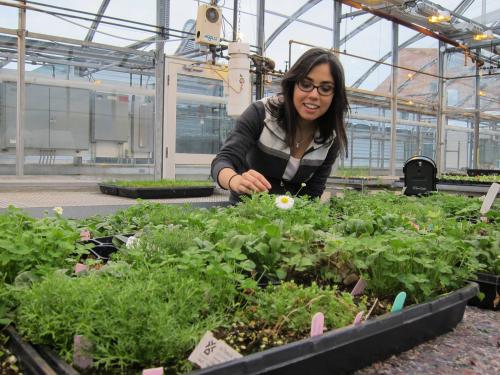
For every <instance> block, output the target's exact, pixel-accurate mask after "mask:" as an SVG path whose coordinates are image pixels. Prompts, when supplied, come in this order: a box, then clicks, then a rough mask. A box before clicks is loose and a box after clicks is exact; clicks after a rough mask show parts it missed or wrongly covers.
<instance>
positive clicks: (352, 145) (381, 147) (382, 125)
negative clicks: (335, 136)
mask: <svg viewBox="0 0 500 375" xmlns="http://www.w3.org/2000/svg"><path fill="white" fill-rule="evenodd" d="M347 138H348V143H349V157H348V158H347V159H345V160H341V162H340V171H339V172H340V174H343V175H349V176H377V175H379V176H380V175H386V174H388V168H389V160H390V156H391V128H390V124H389V123H387V122H382V121H381V122H376V121H366V120H360V119H354V118H353V119H352V120H351V121H350V122H349V123H348V125H347Z"/></svg>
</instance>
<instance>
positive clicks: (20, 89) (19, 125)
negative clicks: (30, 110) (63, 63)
mask: <svg viewBox="0 0 500 375" xmlns="http://www.w3.org/2000/svg"><path fill="white" fill-rule="evenodd" d="M21 5H22V6H21V7H20V8H19V21H18V30H17V116H16V176H24V109H25V105H26V102H25V100H26V95H25V90H26V84H25V82H24V78H25V77H24V61H25V52H26V8H25V7H24V6H26V0H23V1H22V4H21Z"/></svg>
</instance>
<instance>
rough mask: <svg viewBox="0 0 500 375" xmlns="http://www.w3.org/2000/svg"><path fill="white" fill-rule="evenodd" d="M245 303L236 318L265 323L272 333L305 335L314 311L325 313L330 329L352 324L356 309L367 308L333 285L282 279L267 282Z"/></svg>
mask: <svg viewBox="0 0 500 375" xmlns="http://www.w3.org/2000/svg"><path fill="white" fill-rule="evenodd" d="M246 298H247V303H248V304H247V305H246V307H245V309H244V310H242V311H241V312H239V313H238V314H237V315H236V317H237V318H238V319H240V320H242V321H243V322H245V323H250V322H251V321H257V322H264V326H265V327H266V326H267V327H269V328H271V329H272V330H273V331H274V332H276V331H279V330H286V331H290V330H291V331H294V332H297V333H299V334H302V335H307V333H309V330H310V328H311V319H312V317H313V315H314V314H315V313H317V312H322V313H323V314H324V315H325V325H326V327H328V329H329V330H331V329H335V328H340V327H345V326H347V325H349V324H350V323H352V321H353V319H354V317H355V316H356V314H357V313H358V312H359V311H363V310H364V311H366V305H365V302H364V301H361V302H359V304H358V305H356V304H355V303H354V302H353V297H352V296H351V295H350V294H349V293H344V292H342V293H341V292H339V291H338V290H337V288H336V287H331V286H325V287H320V286H318V285H317V284H316V283H312V284H311V285H310V286H303V285H297V284H295V283H294V282H293V281H292V282H284V283H282V284H279V285H269V286H267V287H266V288H263V289H259V290H257V291H256V292H255V294H252V295H250V296H247V297H246Z"/></svg>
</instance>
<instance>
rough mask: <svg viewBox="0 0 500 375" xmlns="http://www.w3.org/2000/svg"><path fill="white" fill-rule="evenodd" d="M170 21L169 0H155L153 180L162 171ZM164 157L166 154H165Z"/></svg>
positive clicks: (159, 177)
mask: <svg viewBox="0 0 500 375" xmlns="http://www.w3.org/2000/svg"><path fill="white" fill-rule="evenodd" d="M169 21H170V0H167V1H165V0H156V24H157V25H158V26H159V27H161V32H160V34H159V35H157V37H158V38H159V39H161V41H158V42H156V52H155V54H156V61H155V62H156V64H155V120H154V134H155V137H154V140H155V141H154V144H155V147H154V158H155V164H154V179H155V180H159V179H161V178H162V170H163V162H164V160H163V157H164V153H163V151H164V150H163V112H164V110H163V100H164V84H165V53H164V45H165V42H164V41H163V40H165V39H168V31H167V32H166V29H167V28H168V27H169V23H170V22H169ZM165 157H166V153H165Z"/></svg>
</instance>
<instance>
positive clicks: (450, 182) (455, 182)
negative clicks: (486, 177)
mask: <svg viewBox="0 0 500 375" xmlns="http://www.w3.org/2000/svg"><path fill="white" fill-rule="evenodd" d="M437 182H438V184H441V185H471V186H475V185H481V186H483V185H491V184H492V182H488V181H467V180H446V179H438V181H437Z"/></svg>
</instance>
